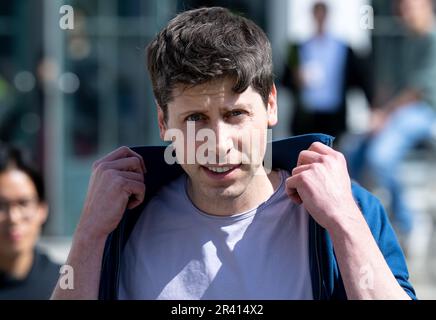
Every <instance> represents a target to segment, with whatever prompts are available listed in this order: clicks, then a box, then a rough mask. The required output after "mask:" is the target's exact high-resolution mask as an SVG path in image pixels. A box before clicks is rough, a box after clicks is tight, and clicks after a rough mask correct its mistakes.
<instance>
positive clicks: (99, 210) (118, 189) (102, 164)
mask: <svg viewBox="0 0 436 320" xmlns="http://www.w3.org/2000/svg"><path fill="white" fill-rule="evenodd" d="M145 172H146V169H145V165H144V161H143V159H142V157H141V156H140V155H139V154H137V153H135V152H133V151H132V150H131V149H129V148H127V147H121V148H119V149H117V150H115V151H113V152H112V153H110V154H108V155H107V156H105V157H104V158H102V159H100V160H98V161H96V162H95V163H94V165H93V171H92V175H91V179H90V182H89V188H88V194H87V197H86V200H85V205H84V208H83V213H82V217H81V219H80V222H79V227H78V230H79V231H82V230H84V232H85V233H87V234H89V233H91V234H92V235H94V236H97V237H100V236H101V237H106V236H107V235H108V234H109V233H110V232H112V231H113V230H114V229H115V228H116V226H117V225H118V223H119V222H120V220H121V218H122V215H123V213H124V210H125V209H126V208H129V209H133V208H135V207H136V206H138V205H139V204H140V203H141V202H142V201H143V200H144V195H145V184H144V173H145Z"/></svg>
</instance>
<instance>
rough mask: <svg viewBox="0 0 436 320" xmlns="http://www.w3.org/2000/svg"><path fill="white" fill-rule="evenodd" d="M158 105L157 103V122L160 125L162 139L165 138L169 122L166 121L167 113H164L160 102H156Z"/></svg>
mask: <svg viewBox="0 0 436 320" xmlns="http://www.w3.org/2000/svg"><path fill="white" fill-rule="evenodd" d="M156 105H157V122H158V125H159V133H160V138H161V139H162V140H164V137H165V132H166V131H167V123H166V121H165V114H164V112H163V110H162V108H161V107H160V106H159V105H158V104H156Z"/></svg>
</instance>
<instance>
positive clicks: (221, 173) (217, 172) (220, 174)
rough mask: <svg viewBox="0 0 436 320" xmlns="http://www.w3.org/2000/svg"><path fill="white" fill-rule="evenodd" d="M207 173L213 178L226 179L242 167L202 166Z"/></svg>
mask: <svg viewBox="0 0 436 320" xmlns="http://www.w3.org/2000/svg"><path fill="white" fill-rule="evenodd" d="M201 167H202V168H203V169H204V170H205V171H206V173H207V174H208V175H209V176H211V177H213V178H224V177H227V176H229V175H230V174H231V173H233V172H234V171H235V170H236V169H238V168H239V167H241V165H240V164H238V165H231V166H230V165H227V166H201Z"/></svg>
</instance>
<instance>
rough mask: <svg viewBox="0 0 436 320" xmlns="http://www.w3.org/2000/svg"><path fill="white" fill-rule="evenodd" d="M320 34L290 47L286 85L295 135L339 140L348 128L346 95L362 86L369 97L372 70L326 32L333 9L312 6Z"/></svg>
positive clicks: (343, 44) (317, 32) (323, 6)
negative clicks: (291, 97)
mask: <svg viewBox="0 0 436 320" xmlns="http://www.w3.org/2000/svg"><path fill="white" fill-rule="evenodd" d="M312 14H313V19H314V22H315V30H316V33H315V34H314V35H313V36H312V37H311V38H310V39H309V40H307V41H305V42H304V43H302V44H293V43H292V44H290V45H289V49H288V55H287V60H286V65H285V70H284V72H283V78H282V84H283V86H284V87H286V88H288V89H290V90H291V92H292V93H293V95H294V101H295V108H294V112H293V115H292V123H291V131H292V132H293V134H297V135H298V134H305V133H314V132H320V133H326V134H329V135H332V136H335V137H337V138H339V137H340V136H341V135H342V134H343V133H344V132H345V131H346V129H347V123H346V122H347V108H346V93H347V89H349V88H351V87H359V88H361V89H363V90H364V93H365V94H366V95H367V97H369V94H370V93H369V85H368V81H369V75H368V70H370V69H369V68H365V67H364V65H365V64H364V62H365V61H364V59H363V58H360V57H357V56H356V55H355V53H354V51H353V50H352V49H351V47H350V46H348V45H347V44H346V43H345V42H344V41H342V40H340V39H338V38H336V37H335V36H334V35H332V34H331V33H329V32H328V31H327V30H326V21H327V19H328V15H329V7H328V6H327V4H326V3H324V2H322V1H320V2H316V3H315V4H314V5H313V7H312Z"/></svg>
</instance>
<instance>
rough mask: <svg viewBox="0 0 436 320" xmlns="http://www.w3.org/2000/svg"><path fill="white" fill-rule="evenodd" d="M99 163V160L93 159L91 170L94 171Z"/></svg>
mask: <svg viewBox="0 0 436 320" xmlns="http://www.w3.org/2000/svg"><path fill="white" fill-rule="evenodd" d="M100 163H101V160H96V161H94V163H93V164H92V170H94V171H95V170H97V168H98V166H99V165H100Z"/></svg>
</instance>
